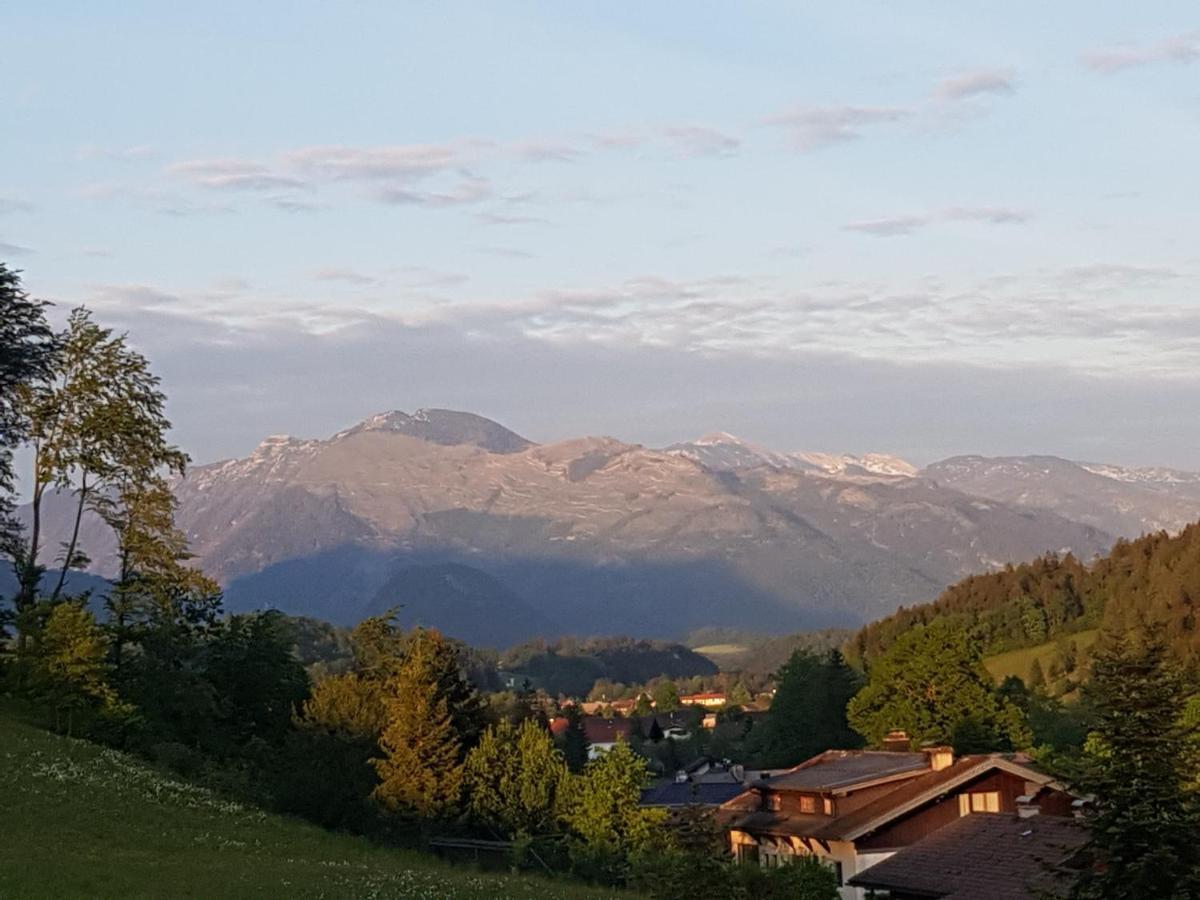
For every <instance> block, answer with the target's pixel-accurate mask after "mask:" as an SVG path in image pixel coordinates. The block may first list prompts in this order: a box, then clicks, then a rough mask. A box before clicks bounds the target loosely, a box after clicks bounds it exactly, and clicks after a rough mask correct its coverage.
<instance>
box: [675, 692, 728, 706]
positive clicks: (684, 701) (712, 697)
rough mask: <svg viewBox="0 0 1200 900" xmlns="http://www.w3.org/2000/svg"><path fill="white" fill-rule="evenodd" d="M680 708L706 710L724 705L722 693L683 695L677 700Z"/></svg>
mask: <svg viewBox="0 0 1200 900" xmlns="http://www.w3.org/2000/svg"><path fill="white" fill-rule="evenodd" d="M679 703H680V705H681V706H703V707H705V708H708V709H712V708H715V707H721V706H724V705H725V692H724V691H708V692H706V693H700V694H684V695H683V696H682V697H680V698H679Z"/></svg>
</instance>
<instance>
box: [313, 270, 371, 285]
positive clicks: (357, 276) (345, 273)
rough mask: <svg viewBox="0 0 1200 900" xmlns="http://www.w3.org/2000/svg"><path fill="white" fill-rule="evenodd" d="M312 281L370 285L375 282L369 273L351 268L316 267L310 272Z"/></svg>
mask: <svg viewBox="0 0 1200 900" xmlns="http://www.w3.org/2000/svg"><path fill="white" fill-rule="evenodd" d="M312 278H313V281H343V282H345V283H346V284H355V285H362V286H366V285H371V284H375V283H376V282H375V279H374V278H372V277H371V276H370V275H363V274H362V273H361V272H356V271H354V270H353V269H339V268H330V269H318V270H317V271H315V272H313V274H312Z"/></svg>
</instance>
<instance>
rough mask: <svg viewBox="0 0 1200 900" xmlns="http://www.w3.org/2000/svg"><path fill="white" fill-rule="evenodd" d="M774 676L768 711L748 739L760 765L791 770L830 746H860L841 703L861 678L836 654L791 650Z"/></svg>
mask: <svg viewBox="0 0 1200 900" xmlns="http://www.w3.org/2000/svg"><path fill="white" fill-rule="evenodd" d="M775 678H776V683H777V684H778V687H777V689H776V693H775V697H774V699H773V700H772V702H771V709H770V711H769V712H768V714H767V718H766V721H765V722H764V723H763V726H762V728H761V729H759V730H758V731H757V732H756V733H755V739H754V749H755V751H756V752H755V755H756V756H757V757H758V758H759V759H760V761H761V762H762V764H763V765H766V766H772V767H774V766H794V765H796V764H797V763H800V762H803V761H804V760H806V759H808V758H809V757H811V756H814V755H815V754H817V753H820V752H822V751H824V750H828V749H829V748H830V747H840V748H847V749H853V748H855V747H858V746H861V743H862V739H861V738H860V737H859V736H858V734H856V733H855V732H854V731H853V730H852V729H851V728H850V726H849V725H848V724H847V721H846V704H847V703H848V702H849V701H850V698H852V697H853V696H854V695H855V693H856V692H857V691H858V689H859V687H860V685H861V683H862V680H861V678H860V677H859V676H858V675H857V673H855V672H854V671H853V670H852V669H851V668H850V667H849V666H847V665H846V662H845V660H844V659H843V658H842V655H841V654H840V653H839V652H838V651H836V650H831V651H829V652H828V653H826V654H824V655H823V656H818V655H817V654H815V653H811V652H809V651H806V650H797V651H795V652H794V653H793V654H792V657H791V659H789V660H788V662H787V664H786V665H785V666H784V667H783V668H782V669H780V670H779V672H778V673H777V674H776V676H775Z"/></svg>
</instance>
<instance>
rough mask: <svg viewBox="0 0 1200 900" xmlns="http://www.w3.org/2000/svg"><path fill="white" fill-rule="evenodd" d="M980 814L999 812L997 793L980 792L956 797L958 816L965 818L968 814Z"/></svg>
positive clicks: (998, 794) (998, 796)
mask: <svg viewBox="0 0 1200 900" xmlns="http://www.w3.org/2000/svg"><path fill="white" fill-rule="evenodd" d="M982 812H989V813H998V812H1000V792H999V791H981V792H979V793H975V794H959V795H958V814H959V815H960V816H965V815H967V814H968V813H982Z"/></svg>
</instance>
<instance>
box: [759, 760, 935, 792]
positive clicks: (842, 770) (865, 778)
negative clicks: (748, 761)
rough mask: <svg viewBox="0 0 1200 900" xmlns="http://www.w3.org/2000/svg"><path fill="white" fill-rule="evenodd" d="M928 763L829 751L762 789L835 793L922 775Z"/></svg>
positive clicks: (771, 781)
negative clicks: (868, 784)
mask: <svg viewBox="0 0 1200 900" xmlns="http://www.w3.org/2000/svg"><path fill="white" fill-rule="evenodd" d="M928 767H929V762H928V759H927V757H926V756H925V754H924V753H895V752H892V751H890V750H826V751H825V752H824V753H821V754H819V755H818V756H814V757H813V758H812V759H809V760H806V761H804V762H802V763H801V764H800V765H798V766H797V767H796V768H794V769H792V770H791V771H789V772H784V773H783V774H782V775H777V776H775V777H774V778H771V779H769V780H768V781H766V782H764V783H763V784H762V785H761V786H762V787H768V788H770V789H772V790H777V791H833V790H838V789H840V788H847V787H852V786H854V785H858V784H864V783H868V782H873V781H878V780H880V779H886V778H890V777H892V776H895V775H904V774H907V773H911V772H920V771H921V770H922V769H927V768H928Z"/></svg>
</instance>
